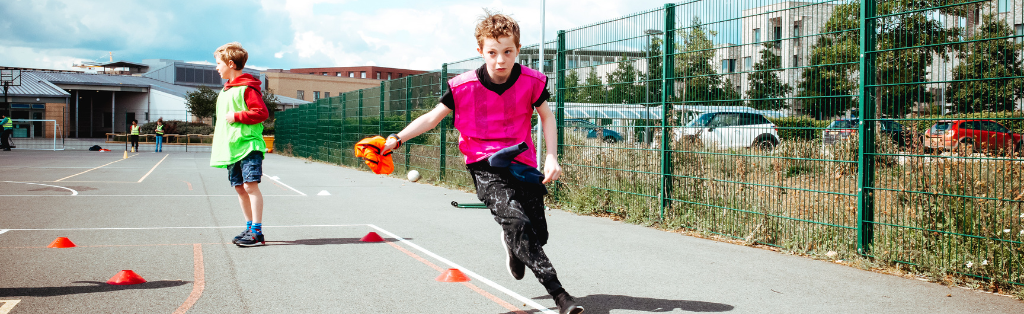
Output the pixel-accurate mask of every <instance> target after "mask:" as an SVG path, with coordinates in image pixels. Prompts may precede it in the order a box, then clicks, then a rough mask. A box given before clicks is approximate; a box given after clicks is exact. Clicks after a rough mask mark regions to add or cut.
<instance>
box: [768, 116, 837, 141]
mask: <svg viewBox="0 0 1024 314" xmlns="http://www.w3.org/2000/svg"><path fill="white" fill-rule="evenodd" d="M768 121H771V122H772V123H775V126H777V127H779V139H781V140H783V141H789V140H798V139H800V140H808V141H809V140H814V139H818V138H821V130H822V129H824V128H826V127H828V125H829V123H831V122H832V121H830V120H825V121H822V120H815V119H813V118H810V117H785V118H768Z"/></svg>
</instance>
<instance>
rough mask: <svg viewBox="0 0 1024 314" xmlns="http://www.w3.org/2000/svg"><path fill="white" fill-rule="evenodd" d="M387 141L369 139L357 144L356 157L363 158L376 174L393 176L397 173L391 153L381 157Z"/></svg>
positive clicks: (376, 137) (376, 138)
mask: <svg viewBox="0 0 1024 314" xmlns="http://www.w3.org/2000/svg"><path fill="white" fill-rule="evenodd" d="M386 141H387V140H385V139H384V138H383V137H380V136H374V137H367V138H364V139H362V140H360V141H359V143H356V147H355V149H356V157H358V158H362V159H363V161H364V162H366V165H367V166H370V170H372V171H373V173H376V174H391V172H394V171H395V162H394V161H393V160H391V152H390V151H389V152H387V153H384V154H383V155H381V153H380V151H381V150H382V149H384V143H385V142H386Z"/></svg>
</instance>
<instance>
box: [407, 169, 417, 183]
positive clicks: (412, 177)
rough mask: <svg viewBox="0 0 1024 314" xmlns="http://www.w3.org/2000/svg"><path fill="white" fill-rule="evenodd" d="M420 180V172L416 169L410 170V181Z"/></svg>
mask: <svg viewBox="0 0 1024 314" xmlns="http://www.w3.org/2000/svg"><path fill="white" fill-rule="evenodd" d="M419 180H420V172H419V171H416V170H412V171H409V181H412V182H416V181H419Z"/></svg>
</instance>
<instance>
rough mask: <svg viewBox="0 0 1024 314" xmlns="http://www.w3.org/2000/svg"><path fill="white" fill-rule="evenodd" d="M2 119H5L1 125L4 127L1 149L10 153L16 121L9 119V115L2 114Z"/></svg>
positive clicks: (0, 140)
mask: <svg viewBox="0 0 1024 314" xmlns="http://www.w3.org/2000/svg"><path fill="white" fill-rule="evenodd" d="M0 117H3V119H2V120H0V125H3V126H4V131H3V133H0V148H3V150H4V151H10V150H11V133H13V132H14V121H11V118H9V117H7V114H0Z"/></svg>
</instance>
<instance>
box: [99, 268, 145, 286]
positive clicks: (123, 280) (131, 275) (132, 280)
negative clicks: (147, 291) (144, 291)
mask: <svg viewBox="0 0 1024 314" xmlns="http://www.w3.org/2000/svg"><path fill="white" fill-rule="evenodd" d="M145 282H146V280H145V279H142V276H139V274H136V273H135V272H133V271H131V270H128V269H126V270H122V271H121V272H119V273H117V275H114V277H110V280H107V284H108V285H137V284H140V283H145Z"/></svg>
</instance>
